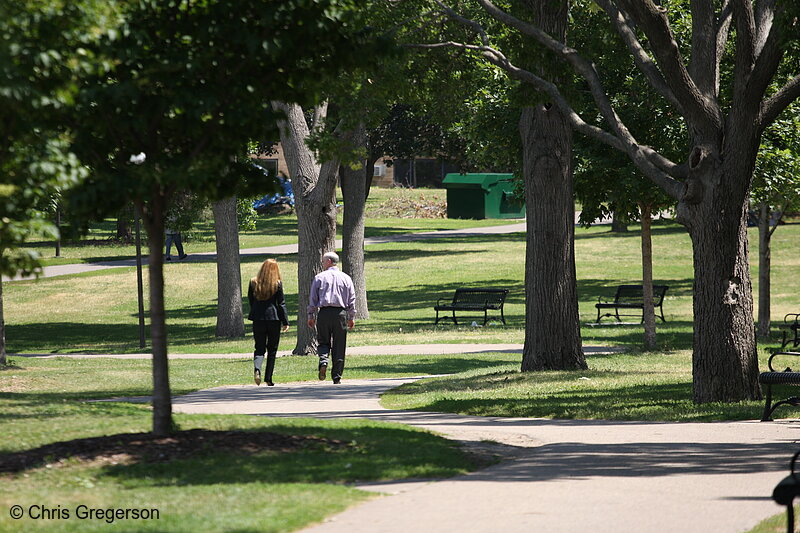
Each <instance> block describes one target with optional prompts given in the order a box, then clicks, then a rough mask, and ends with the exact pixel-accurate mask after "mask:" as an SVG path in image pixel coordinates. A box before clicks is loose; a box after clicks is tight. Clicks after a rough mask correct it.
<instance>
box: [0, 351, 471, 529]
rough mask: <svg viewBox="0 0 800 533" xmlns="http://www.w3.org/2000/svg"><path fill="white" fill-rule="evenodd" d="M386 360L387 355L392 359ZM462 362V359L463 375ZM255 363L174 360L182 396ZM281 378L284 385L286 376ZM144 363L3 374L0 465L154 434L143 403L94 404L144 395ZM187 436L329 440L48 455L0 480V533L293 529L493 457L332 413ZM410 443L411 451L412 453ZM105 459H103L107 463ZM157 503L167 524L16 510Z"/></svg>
mask: <svg viewBox="0 0 800 533" xmlns="http://www.w3.org/2000/svg"><path fill="white" fill-rule="evenodd" d="M354 359H356V361H354V362H353V364H352V365H351V366H352V374H353V376H357V375H380V374H383V373H385V369H384V368H383V367H382V366H380V365H379V366H376V365H375V363H376V362H377V361H375V360H374V358H373V359H372V360H369V359H368V358H361V359H363V360H362V361H358V358H354ZM310 362H311V360H310V358H297V357H293V358H281V359H280V361H279V365H278V371H277V372H278V374H279V375H280V379H284V380H285V379H289V378H298V379H301V374H302V378H308V377H310V374H311V373H310V372H309V368H308V367H307V365H308V364H309V363H310ZM383 364H384V362H381V365H383ZM467 364H468V363H466V362H464V363H461V364H460V365H456V366H457V367H458V369H459V370H463V369H464V368H465V365H467ZM250 367H251V363H250V361H249V360H234V361H231V360H188V361H187V360H181V361H173V362H172V363H171V375H170V378H171V381H172V384H173V392H174V393H181V392H188V391H191V390H195V389H197V388H201V387H208V386H212V385H216V384H225V383H240V382H242V380H243V379H244V378H245V376H246V377H247V378H248V379H249V378H250ZM278 381H279V380H278ZM150 390H151V387H150V363H149V361H145V360H125V361H119V360H116V361H115V360H110V359H106V358H101V359H92V360H76V359H65V358H55V359H25V358H15V359H14V364H12V365H11V366H9V367H7V368H6V369H4V370H2V371H0V413H2V415H0V434H2V435H3V439H0V464H1V463H2V460H3V457H4V454H9V453H11V452H20V451H23V450H31V449H35V448H37V447H39V446H42V445H46V444H50V443H53V442H58V441H69V440H71V439H78V438H87V437H99V436H104V435H116V434H122V433H139V432H146V431H149V429H150V425H151V412H150V410H149V409H148V408H147V407H146V406H143V405H140V404H131V403H120V402H91V400H97V399H105V398H110V397H120V396H138V395H147V394H149V392H150ZM174 418H175V421H176V422H177V424H178V425H179V427H180V429H181V430H192V429H206V430H214V431H231V430H236V431H251V432H265V433H263V435H265V436H266V435H267V434H268V433H266V432H269V433H277V434H280V435H296V436H313V437H316V438H318V439H327V440H328V441H331V440H332V441H333V442H337V443H339V444H337V445H330V444H326V443H325V442H328V441H325V442H322V443H317V444H314V443H312V444H311V445H308V446H303V447H301V448H298V449H291V450H284V451H281V450H261V451H256V452H252V453H250V452H247V450H242V451H241V452H240V453H235V452H234V453H232V452H229V451H224V450H223V451H219V450H215V449H207V450H205V451H204V452H202V453H199V454H197V455H194V456H190V457H181V458H174V459H171V460H168V461H157V460H153V459H148V458H146V457H144V458H142V457H136V456H133V457H132V459H131V458H128V457H120V456H116V455H115V456H111V457H102V458H98V459H97V460H77V459H74V458H70V457H50V458H46V459H45V461H44V464H41V465H39V466H38V467H37V468H33V469H28V470H23V471H21V472H18V473H15V474H0V483H2V486H3V491H2V492H0V508H2V509H3V512H2V513H0V531H9V532H10V531H31V530H46V531H86V530H88V531H98V530H102V531H107V530H110V529H112V528H113V529H114V530H122V531H181V532H183V531H186V532H190V531H256V530H258V531H270V532H282V531H293V530H296V529H300V528H302V527H304V526H307V525H309V524H311V523H314V522H319V521H321V520H323V519H324V518H325V517H326V516H329V515H331V514H334V513H336V512H339V511H341V510H343V509H345V508H346V507H348V506H349V505H352V504H353V503H356V502H359V501H362V500H364V499H366V498H370V497H372V496H371V495H370V494H368V493H365V492H362V491H360V490H357V489H355V488H353V487H352V484H353V483H354V482H357V481H374V480H382V481H391V480H400V479H407V478H415V479H416V478H442V477H450V476H453V475H456V474H460V473H464V472H467V471H469V470H472V469H475V468H477V467H479V466H481V465H483V464H486V463H485V460H483V459H480V460H479V459H477V458H475V457H472V456H468V455H466V454H465V453H463V451H462V450H461V449H460V448H459V447H457V446H456V445H454V443H452V442H451V441H447V440H445V439H442V438H440V437H437V436H434V435H433V434H430V433H428V432H425V431H421V430H416V429H413V428H409V427H406V426H401V425H398V424H389V423H376V422H369V421H365V420H340V421H324V420H313V419H271V418H265V417H253V416H211V415H175V417H174ZM409 449H413V450H414V453H413V454H410V453H408V450H409ZM101 459H102V460H101ZM80 504H83V505H86V506H89V507H93V508H104V509H105V508H123V509H124V508H137V509H140V508H143V509H153V508H155V509H158V511H159V512H160V518H159V519H158V520H152V521H144V520H127V521H125V520H123V521H119V522H116V523H114V524H108V523H105V522H103V521H88V520H76V519H75V517H74V514H73V516H72V517H71V519H63V520H32V519H30V518H26V519H23V520H19V521H15V520H13V519H11V518H10V516H9V513H8V510H9V509H10V508H11V506H13V505H21V506H23V507H24V508H25V509H29V508H30V507H31V506H32V505H45V506H47V507H48V508H51V509H55V508H58V507H60V508H63V509H67V510H69V511H70V512H72V513H74V510H75V508H76V506H77V505H80Z"/></svg>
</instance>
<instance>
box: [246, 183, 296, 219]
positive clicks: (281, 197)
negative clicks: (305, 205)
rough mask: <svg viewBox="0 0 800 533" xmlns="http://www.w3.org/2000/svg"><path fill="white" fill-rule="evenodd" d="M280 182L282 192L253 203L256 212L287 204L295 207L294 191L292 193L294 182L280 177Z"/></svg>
mask: <svg viewBox="0 0 800 533" xmlns="http://www.w3.org/2000/svg"><path fill="white" fill-rule="evenodd" d="M278 182H279V183H280V185H281V192H279V193H275V194H268V195H266V196H264V197H263V198H261V199H260V200H256V201H255V202H253V209H255V210H256V212H259V213H260V212H262V211H265V210H266V209H268V208H269V207H272V206H275V205H281V204H285V205H288V206H291V207H294V191H292V182H291V181H290V180H288V179H286V178H284V177H279V178H278Z"/></svg>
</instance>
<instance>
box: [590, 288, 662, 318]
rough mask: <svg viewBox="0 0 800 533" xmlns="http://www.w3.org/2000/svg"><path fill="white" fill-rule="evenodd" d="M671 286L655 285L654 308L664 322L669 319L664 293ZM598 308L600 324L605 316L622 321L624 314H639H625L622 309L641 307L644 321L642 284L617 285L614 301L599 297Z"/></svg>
mask: <svg viewBox="0 0 800 533" xmlns="http://www.w3.org/2000/svg"><path fill="white" fill-rule="evenodd" d="M668 288H669V286H668V285H653V309H657V310H658V313H657V314H656V316H657V317H658V318H660V319H661V321H662V322H666V321H667V319H665V318H664V308H663V307H662V304H663V303H664V295H665V294H666V292H667V289H668ZM594 306H595V307H596V308H597V321H596V323H597V324H599V323H600V320H602V319H603V318H604V317H607V316H610V317H616V319H617V322H622V319H621V318H620V317H623V316H639V315H638V314H635V315H631V314H624V313H620V312H619V310H620V309H640V310H642V322H644V296H643V294H642V286H641V285H619V286H618V287H617V292H616V294H615V295H614V301H613V302H605V301H602V300H601V299H599V298H598V300H597V303H596V304H594ZM602 309H613V310H614V312H613V313H604V314H602V315H601V314H600V311H601V310H602Z"/></svg>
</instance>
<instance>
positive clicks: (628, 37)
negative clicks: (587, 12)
mask: <svg viewBox="0 0 800 533" xmlns="http://www.w3.org/2000/svg"><path fill="white" fill-rule="evenodd" d="M596 2H597V4H598V5H599V6H600V7H601V8H602V9H603V11H605V12H606V13H607V14H608V17H609V19H610V20H611V24H612V25H613V26H614V28H615V29H616V30H617V33H619V35H620V37H622V41H623V42H624V43H625V45H626V46H627V47H628V51H630V53H631V56H633V61H634V63H635V64H636V66H637V67H638V68H639V70H640V71H642V73H643V74H644V75H645V77H647V80H648V81H649V82H650V85H652V86H653V88H654V89H655V90H656V91H657V92H658V93H659V94H661V95H662V96H663V97H664V98H666V99H667V100H668V101H669V102H670V103H671V104H672V105H674V106H675V108H676V109H677V110H678V112H680V113H681V114H683V108H682V107H681V104H680V102H678V99H677V98H675V95H674V94H673V92H672V90H671V89H670V88H669V85H667V82H666V81H665V80H664V77H663V76H662V75H661V71H659V70H658V65H656V64H655V62H654V61H653V60H652V59H651V58H650V56H649V55H648V53H647V51H646V50H645V49H644V47H642V45H641V43H640V42H639V39H637V38H636V33H635V32H634V31H633V28H632V26H631V23H630V19H629V18H628V17H627V16H626V15H625V14H624V13H623V12H622V11H620V10H619V9H617V6H616V5H614V4H613V3H612V2H611V1H610V0H596Z"/></svg>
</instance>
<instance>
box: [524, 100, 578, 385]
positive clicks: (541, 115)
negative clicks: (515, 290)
mask: <svg viewBox="0 0 800 533" xmlns="http://www.w3.org/2000/svg"><path fill="white" fill-rule="evenodd" d="M520 131H521V133H522V143H523V172H524V175H525V203H526V204H525V205H526V215H527V247H526V260H525V296H526V298H525V317H526V321H525V345H524V348H523V354H522V371H531V370H568V369H579V368H586V359H585V357H584V355H583V349H582V347H581V330H580V318H579V315H578V296H577V282H576V276H575V249H574V237H575V235H574V232H575V226H574V224H575V219H574V214H573V209H574V206H573V198H572V164H571V154H572V132H571V131H570V129H569V126H567V125H566V123H565V122H564V120H563V117H562V116H561V114H560V113H559V111H558V110H557V109H556V108H555V107H549V108H548V106H545V105H539V106H537V107H535V108H525V109H524V110H523V111H522V117H521V119H520Z"/></svg>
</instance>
